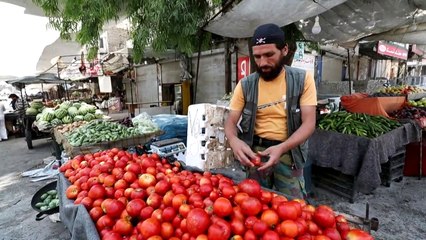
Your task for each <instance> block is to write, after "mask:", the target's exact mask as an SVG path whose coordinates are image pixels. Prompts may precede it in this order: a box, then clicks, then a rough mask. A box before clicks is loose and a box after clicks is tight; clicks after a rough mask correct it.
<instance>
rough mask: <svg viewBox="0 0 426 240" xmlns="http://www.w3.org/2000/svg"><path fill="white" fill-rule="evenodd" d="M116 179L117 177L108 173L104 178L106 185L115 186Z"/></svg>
mask: <svg viewBox="0 0 426 240" xmlns="http://www.w3.org/2000/svg"><path fill="white" fill-rule="evenodd" d="M116 181H117V179H116V177H115V176H114V175H108V176H106V177H105V178H104V186H105V187H113V186H114V184H115V182H116Z"/></svg>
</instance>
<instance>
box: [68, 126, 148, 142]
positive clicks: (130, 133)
mask: <svg viewBox="0 0 426 240" xmlns="http://www.w3.org/2000/svg"><path fill="white" fill-rule="evenodd" d="M139 135H142V133H141V132H140V131H139V129H137V128H134V127H129V128H128V127H125V126H123V125H121V124H119V123H115V122H108V121H92V122H90V123H88V124H86V125H83V126H82V127H80V128H77V129H75V130H74V131H72V132H70V133H69V134H68V135H66V138H67V139H68V141H69V143H70V144H71V146H82V145H90V144H95V143H99V142H106V141H116V140H120V139H126V138H130V137H136V136H139Z"/></svg>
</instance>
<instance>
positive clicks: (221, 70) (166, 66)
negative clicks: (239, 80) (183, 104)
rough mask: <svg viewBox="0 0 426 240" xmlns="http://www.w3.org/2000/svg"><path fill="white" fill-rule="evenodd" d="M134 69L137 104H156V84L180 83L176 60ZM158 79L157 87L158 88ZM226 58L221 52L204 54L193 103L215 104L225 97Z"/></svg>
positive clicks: (193, 68)
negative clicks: (135, 70)
mask: <svg viewBox="0 0 426 240" xmlns="http://www.w3.org/2000/svg"><path fill="white" fill-rule="evenodd" d="M191 61H192V66H191V69H192V71H191V74H192V76H193V79H192V87H195V80H196V79H195V74H196V68H197V55H196V54H194V56H193V57H192V60H191ZM136 69H137V76H136V82H137V89H138V96H137V98H138V101H139V102H153V101H159V99H160V100H161V98H159V94H160V93H159V90H158V86H159V85H158V84H161V83H163V84H170V83H180V79H181V68H180V64H179V60H178V59H176V60H167V61H162V62H159V63H158V64H150V65H141V66H138V67H136ZM157 79H158V84H157ZM224 83H225V57H224V51H223V49H219V50H212V51H206V52H203V53H202V56H201V59H200V67H199V75H198V84H197V95H196V103H216V101H217V100H218V99H220V98H222V97H223V96H224V95H225V84H224Z"/></svg>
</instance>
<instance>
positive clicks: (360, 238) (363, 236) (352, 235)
mask: <svg viewBox="0 0 426 240" xmlns="http://www.w3.org/2000/svg"><path fill="white" fill-rule="evenodd" d="M346 239H347V240H373V239H374V238H373V237H372V236H371V235H370V234H368V233H366V232H365V231H363V230H360V229H352V230H350V231H349V232H348V235H346Z"/></svg>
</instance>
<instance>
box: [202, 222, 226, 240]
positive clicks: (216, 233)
mask: <svg viewBox="0 0 426 240" xmlns="http://www.w3.org/2000/svg"><path fill="white" fill-rule="evenodd" d="M230 236H231V228H230V227H224V225H219V224H213V225H211V226H210V227H209V229H208V234H207V238H208V239H209V240H223V239H229V237H230Z"/></svg>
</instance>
